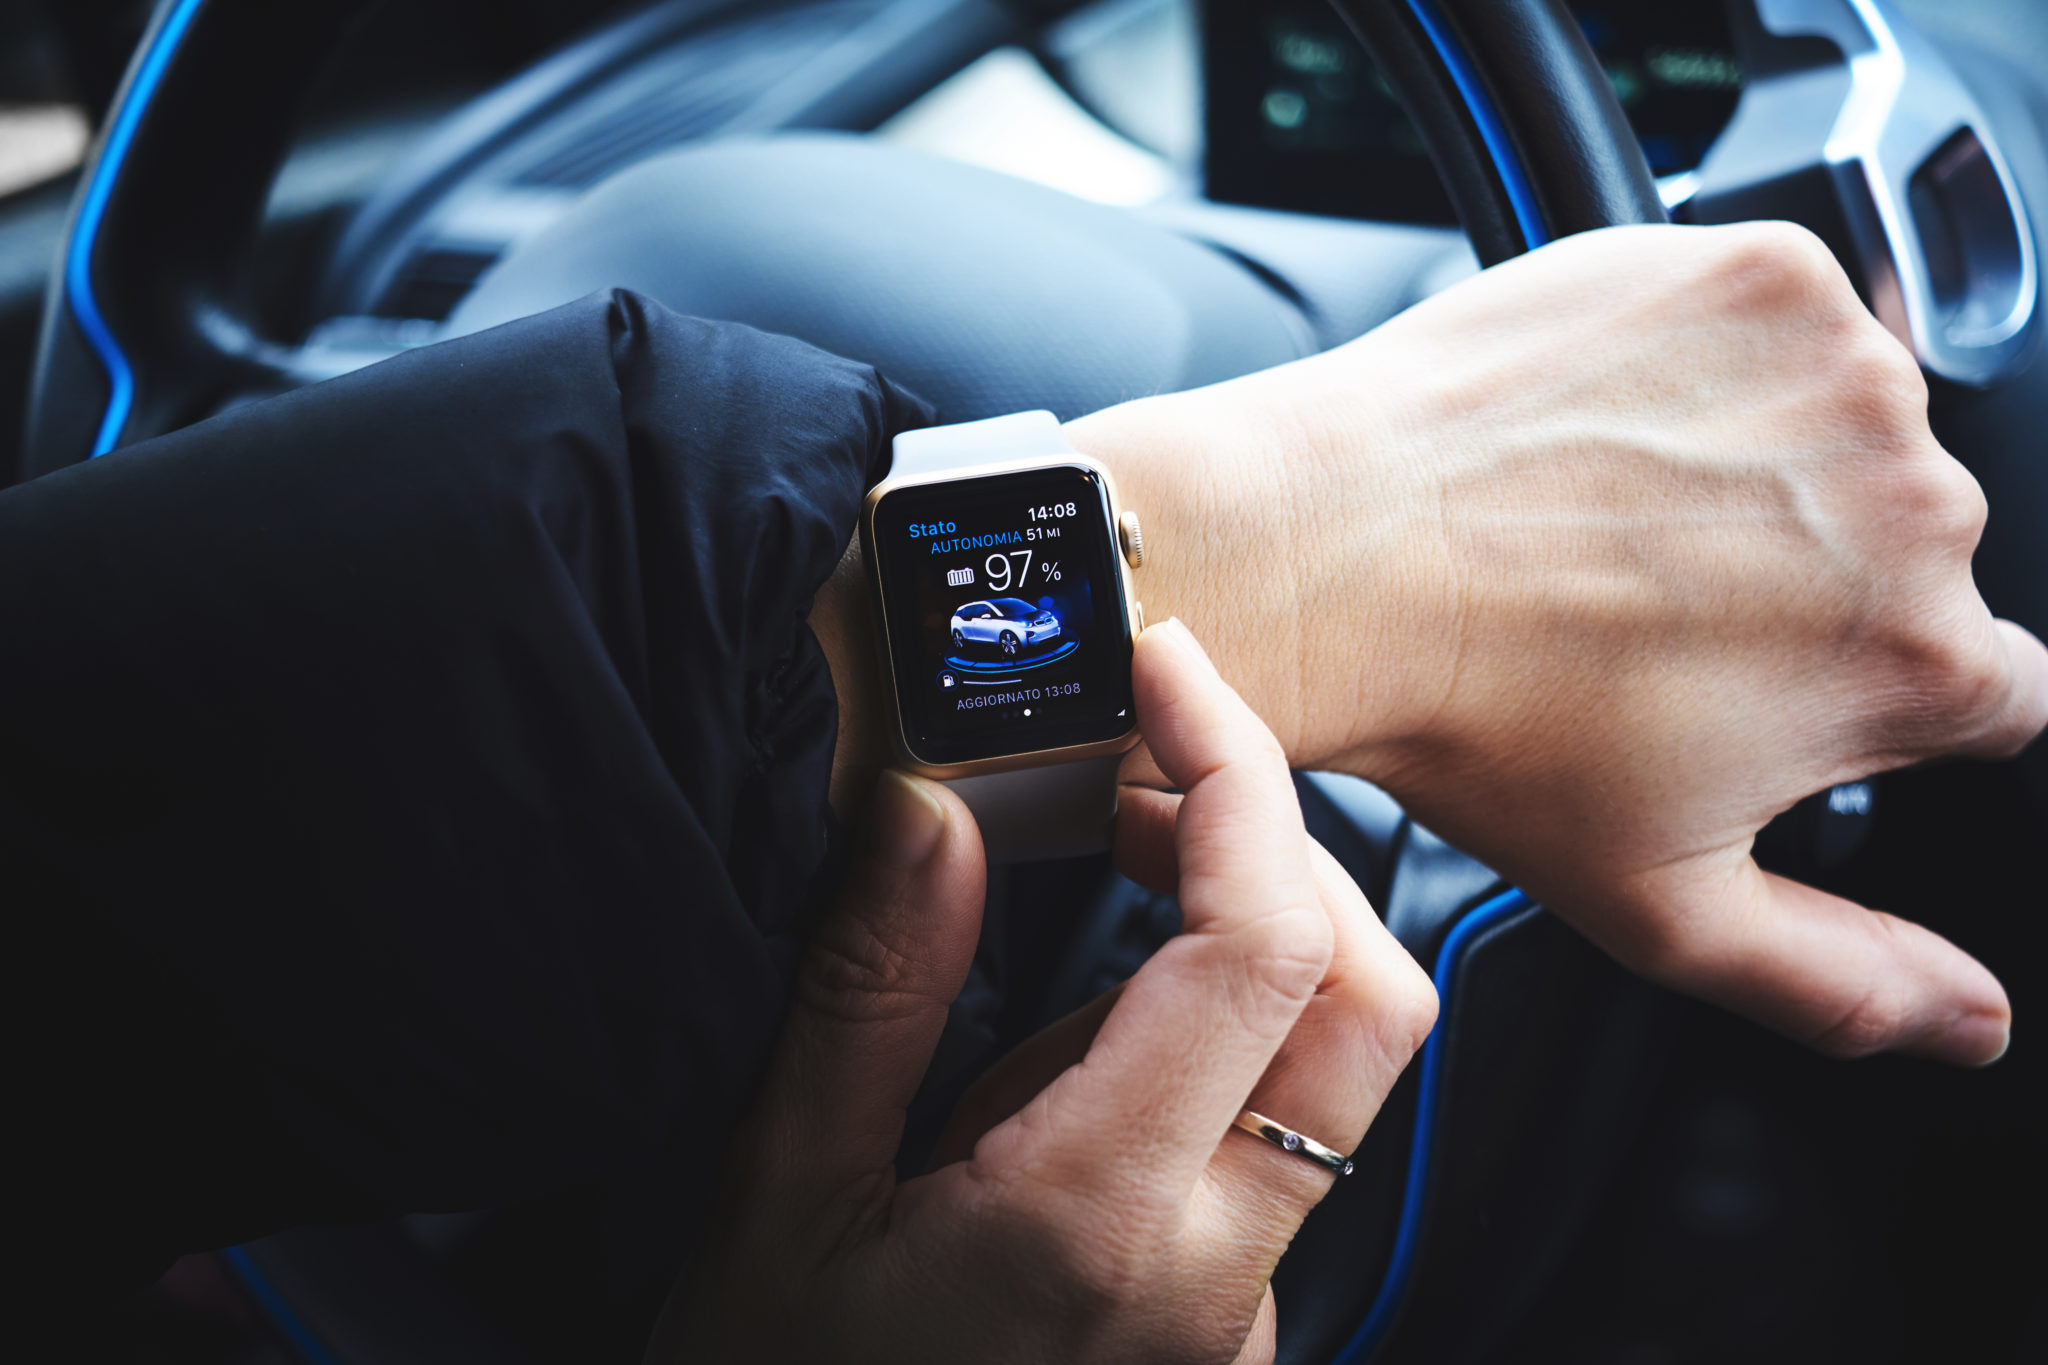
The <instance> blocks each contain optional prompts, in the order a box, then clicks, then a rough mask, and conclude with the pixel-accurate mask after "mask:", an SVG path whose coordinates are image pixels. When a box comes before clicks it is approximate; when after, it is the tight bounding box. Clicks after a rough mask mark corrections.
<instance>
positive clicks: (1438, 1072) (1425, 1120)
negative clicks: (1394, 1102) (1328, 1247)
mask: <svg viewBox="0 0 2048 1365" xmlns="http://www.w3.org/2000/svg"><path fill="white" fill-rule="evenodd" d="M1533 904H1534V902H1533V901H1531V900H1530V899H1529V898H1528V897H1527V896H1525V895H1523V894H1522V893H1521V892H1520V891H1517V890H1513V889H1510V890H1507V891H1503V892H1501V893H1500V894H1499V895H1498V896H1495V897H1494V898H1493V899H1492V900H1490V901H1487V902H1486V903H1485V904H1484V905H1481V906H1480V907H1479V908H1478V909H1476V910H1474V911H1472V912H1471V913H1470V914H1468V915H1466V916H1465V918H1463V919H1461V920H1459V921H1458V922H1457V924H1456V925H1454V926H1452V928H1451V932H1450V933H1449V934H1448V935H1446V936H1445V938H1444V946H1443V947H1442V949H1440V950H1439V951H1438V952H1437V955H1436V970H1435V971H1434V972H1433V973H1431V976H1432V979H1433V980H1434V981H1435V982H1436V994H1437V1000H1438V1006H1437V1023H1436V1027H1435V1028H1433V1029H1431V1030H1430V1031H1429V1040H1428V1041H1427V1042H1425V1043H1424V1044H1423V1045H1422V1084H1421V1087H1420V1089H1419V1092H1418V1093H1417V1094H1416V1097H1415V1133H1414V1136H1413V1137H1412V1138H1410V1140H1409V1144H1408V1177H1407V1186H1406V1188H1405V1189H1403V1191H1402V1193H1401V1223H1400V1226H1399V1228H1398V1229H1397V1230H1396V1231H1395V1233H1394V1254H1393V1255H1392V1256H1391V1257H1390V1258H1388V1261H1387V1273H1386V1275H1385V1276H1384V1277H1382V1278H1381V1280H1380V1292H1379V1293H1378V1294H1376V1295H1375V1296H1374V1297H1373V1301H1372V1307H1371V1308H1370V1309H1368V1310H1366V1314H1365V1321H1364V1322H1362V1323H1360V1324H1359V1326H1358V1330H1357V1331H1356V1332H1353V1333H1352V1334H1351V1340H1350V1341H1347V1342H1345V1343H1344V1349H1343V1350H1341V1351H1339V1352H1338V1353H1337V1358H1336V1360H1335V1361H1333V1362H1332V1365H1361V1363H1362V1362H1364V1361H1366V1360H1369V1359H1371V1358H1372V1353H1373V1352H1374V1351H1375V1350H1377V1349H1379V1345H1380V1342H1381V1341H1382V1340H1384V1339H1385V1337H1386V1335H1387V1329H1388V1328H1389V1327H1391V1326H1392V1325H1393V1321H1394V1314H1395V1312H1396V1311H1397V1310H1398V1309H1399V1308H1400V1306H1401V1300H1402V1299H1403V1298H1404V1297H1405V1296H1406V1294H1407V1292H1408V1277H1409V1275H1410V1274H1411V1273H1413V1271H1414V1269H1415V1248H1416V1245H1417V1244H1418V1243H1419V1242H1420V1240H1421V1237H1422V1219H1423V1214H1424V1202H1425V1197H1426V1196H1427V1194H1428V1190H1429V1158H1430V1148H1431V1145H1432V1144H1433V1143H1434V1142H1435V1140H1436V1121H1437V1105H1438V1103H1439V1099H1438V1096H1439V1093H1440V1091H1441V1090H1442V1088H1443V1075H1444V1054H1445V1052H1446V1051H1447V1050H1448V1048H1449V1045H1448V1044H1447V1043H1446V1042H1445V1039H1444V1034H1445V1022H1446V1021H1447V1020H1448V1019H1449V1018H1450V1017H1451V1007H1452V1005H1453V1004H1454V1003H1455V1000H1454V997H1453V995H1452V990H1453V988H1454V987H1455V986H1456V984H1457V980H1458V968H1459V966H1460V965H1461V964H1462V963H1463V962H1464V959H1465V952H1466V950H1467V949H1468V948H1470V947H1471V946H1472V943H1473V940H1475V939H1477V938H1478V937H1479V936H1480V935H1481V934H1483V933H1485V932H1486V931H1487V930H1488V929H1491V928H1493V927H1494V926H1495V925H1496V924H1500V923H1501V922H1503V921H1504V920H1507V919H1509V918H1510V917H1512V916H1513V915H1515V914H1517V913H1519V912H1520V911H1522V910H1526V909H1528V908H1530V907H1531V906H1532V905H1533Z"/></svg>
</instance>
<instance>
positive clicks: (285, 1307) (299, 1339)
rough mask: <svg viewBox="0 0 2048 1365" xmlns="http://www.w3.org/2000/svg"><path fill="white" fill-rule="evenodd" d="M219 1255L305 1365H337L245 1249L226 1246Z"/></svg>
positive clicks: (303, 1320) (334, 1359) (337, 1362)
mask: <svg viewBox="0 0 2048 1365" xmlns="http://www.w3.org/2000/svg"><path fill="white" fill-rule="evenodd" d="M220 1255H221V1259H222V1260H224V1261H226V1262H227V1263H228V1268H229V1269H230V1270H232V1271H234V1272H235V1278H236V1279H238V1280H240V1281H241V1282H242V1285H243V1287H244V1288H246V1289H247V1290H248V1291H249V1297H251V1298H253V1299H255V1300H256V1304H257V1306H258V1307H259V1308H261V1309H262V1310H263V1315H264V1316H265V1317H267V1318H269V1319H270V1321H271V1323H272V1324H273V1325H274V1326H275V1327H276V1328H277V1330H278V1331H280V1332H282V1333H284V1335H285V1337H286V1339H288V1340H289V1341H290V1342H291V1344H292V1346H293V1347H294V1348H296V1349H297V1351H298V1353H299V1354H300V1355H301V1356H303V1357H305V1359H306V1360H307V1361H308V1362H309V1365H341V1360H340V1358H339V1357H337V1356H336V1355H335V1354H334V1352H333V1351H331V1350H329V1349H328V1346H327V1343H326V1342H324V1341H322V1340H321V1339H320V1336H319V1334H318V1333H316V1332H315V1331H314V1330H313V1329H312V1328H311V1327H308V1326H307V1325H306V1320H305V1319H304V1318H302V1317H300V1316H299V1315H298V1314H297V1313H295V1312H293V1311H292V1306H291V1305H290V1304H288V1303H286V1302H285V1301H284V1295H282V1294H280V1293H278V1292H277V1286H276V1285H274V1284H272V1283H271V1282H270V1277H269V1276H268V1275H265V1274H264V1273H263V1272H262V1271H261V1270H259V1269H258V1268H257V1266H256V1261H255V1258H253V1257H252V1256H250V1255H249V1252H248V1249H247V1248H246V1247H229V1248H228V1249H227V1250H225V1251H223V1252H221V1253H220Z"/></svg>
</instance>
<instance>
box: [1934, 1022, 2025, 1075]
mask: <svg viewBox="0 0 2048 1365" xmlns="http://www.w3.org/2000/svg"><path fill="white" fill-rule="evenodd" d="M1938 1046H1939V1048H1940V1051H1941V1055H1942V1056H1944V1057H1946V1058H1947V1059H1948V1060H1950V1061H1952V1062H1957V1063H1960V1064H1961V1065H1963V1066H1990V1065H1991V1064H1992V1063H1993V1062H1995V1061H1997V1060H1998V1059H1999V1058H2000V1057H2003V1056H2004V1055H2005V1050H2006V1049H2007V1048H2009V1047H2011V1046H2012V1020H2010V1019H2007V1018H2003V1017H2001V1016H1999V1015H1996V1014H1971V1015H1965V1016H1964V1017H1963V1018H1961V1019H1958V1020H1957V1021H1956V1022H1955V1023H1953V1024H1951V1025H1949V1026H1948V1029H1947V1030H1946V1031H1945V1032H1944V1033H1943V1034H1942V1035H1941V1040H1940V1043H1939V1044H1938Z"/></svg>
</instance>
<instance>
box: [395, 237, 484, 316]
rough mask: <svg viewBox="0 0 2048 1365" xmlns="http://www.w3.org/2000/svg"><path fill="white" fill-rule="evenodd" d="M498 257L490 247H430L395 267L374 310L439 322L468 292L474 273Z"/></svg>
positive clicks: (482, 270) (474, 280)
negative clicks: (482, 249)
mask: <svg viewBox="0 0 2048 1365" xmlns="http://www.w3.org/2000/svg"><path fill="white" fill-rule="evenodd" d="M497 259H498V256H497V253H496V252H494V251H463V250H459V249H455V248H449V247H430V248H428V249H427V250H425V251H421V252H418V253H417V254H415V255H414V256H413V257H412V258H411V259H410V260H408V261H407V262H406V263H405V265H404V266H403V267H402V268H401V269H400V270H399V272H398V274H397V275H396V277H394V278H393V279H392V281H391V287H390V288H388V289H386V290H385V291H384V297H383V298H382V299H380V300H379V301H378V304H377V310H376V311H377V314H378V316H380V317H387V318H426V319H428V320H430V321H433V322H440V321H442V320H443V319H445V318H446V317H447V316H448V315H449V314H450V313H452V312H454V311H455V305H456V304H458V303H460V302H462V300H463V299H464V298H465V297H466V296H467V295H468V294H469V290H470V287H471V286H472V285H474V284H475V283H476V282H477V277H478V276H480V275H482V274H483V273H484V272H485V271H486V270H489V269H490V268H491V263H492V262H493V261H495V260H497Z"/></svg>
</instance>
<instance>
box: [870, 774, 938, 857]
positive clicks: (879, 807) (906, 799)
mask: <svg viewBox="0 0 2048 1365" xmlns="http://www.w3.org/2000/svg"><path fill="white" fill-rule="evenodd" d="M945 829H946V808H945V807H944V806H941V805H940V804H939V802H938V798H937V797H935V796H933V795H932V794H931V793H930V792H929V791H927V790H925V788H924V786H923V785H922V784H921V783H919V782H918V781H917V780H916V779H915V778H913V777H911V776H910V774H908V773H905V772H900V771H898V770H897V769H895V768H884V769H883V770H882V780H881V781H880V782H878V783H876V784H875V805H874V809H873V810H872V811H870V812H869V815H868V847H869V849H870V851H872V853H873V854H874V856H875V858H876V859H878V860H879V861H881V862H884V863H887V864H888V865H889V866H891V867H904V868H909V867H918V866H920V865H922V864H923V863H924V861H925V860H926V859H927V858H929V857H931V856H932V852H933V850H935V849H937V848H938V846H939V836H940V835H941V834H943V833H944V832H945Z"/></svg>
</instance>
